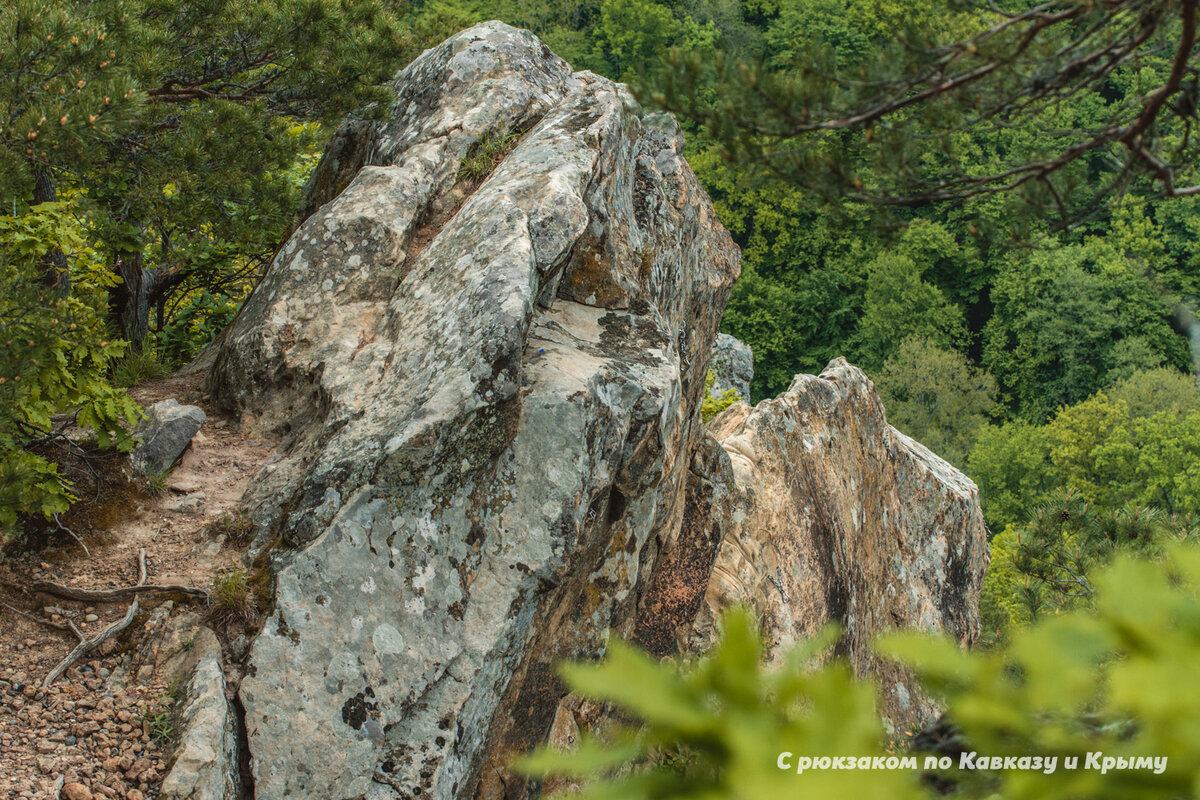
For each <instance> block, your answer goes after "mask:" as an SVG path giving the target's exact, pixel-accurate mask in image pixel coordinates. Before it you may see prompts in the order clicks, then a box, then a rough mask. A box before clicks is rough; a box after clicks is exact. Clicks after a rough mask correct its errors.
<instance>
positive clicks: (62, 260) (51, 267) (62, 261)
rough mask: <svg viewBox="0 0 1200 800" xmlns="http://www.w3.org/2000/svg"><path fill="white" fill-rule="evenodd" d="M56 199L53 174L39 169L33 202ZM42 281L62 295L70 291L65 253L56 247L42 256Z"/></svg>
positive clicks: (49, 201)
mask: <svg viewBox="0 0 1200 800" xmlns="http://www.w3.org/2000/svg"><path fill="white" fill-rule="evenodd" d="M57 199H58V190H57V189H56V188H55V186H54V176H53V175H51V174H50V172H49V171H48V170H44V169H39V170H38V171H37V174H36V175H35V176H34V181H33V204H34V205H35V206H36V205H41V204H42V203H53V202H54V201H55V200H57ZM39 267H40V268H41V270H42V283H43V284H45V285H46V287H47V288H49V289H56V290H57V291H58V292H59V293H60V294H62V295H63V296H64V297H66V296H67V294H69V293H70V291H71V273H70V272H69V271H68V269H67V254H66V253H64V252H63V251H62V250H59V249H58V248H57V247H56V248H54V249H53V250H51V251H50V252H49V253H46V255H45V256H43V257H42V260H41V263H40V264H39Z"/></svg>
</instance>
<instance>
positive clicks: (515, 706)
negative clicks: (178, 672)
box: [207, 22, 739, 800]
mask: <svg viewBox="0 0 1200 800" xmlns="http://www.w3.org/2000/svg"><path fill="white" fill-rule="evenodd" d="M393 89H394V95H395V100H394V103H393V105H392V108H391V111H390V113H389V114H388V115H387V119H386V121H385V122H383V123H381V124H378V125H372V126H367V127H366V128H365V129H364V128H363V127H362V126H358V127H357V128H355V130H354V131H352V132H351V133H347V134H346V136H351V135H352V136H353V137H354V139H353V141H352V142H351V141H347V140H346V139H345V138H342V139H340V140H339V141H338V142H335V149H334V150H333V151H331V154H330V156H329V157H328V158H329V159H332V160H335V161H336V163H335V164H326V166H324V167H318V173H319V175H318V176H316V177H315V178H314V181H313V182H312V184H311V185H310V189H311V193H312V194H315V195H319V196H320V198H322V199H321V200H320V202H317V201H310V202H309V209H310V210H311V211H312V213H311V215H309V216H308V217H307V219H305V220H304V221H303V223H302V224H300V226H299V227H298V228H297V230H296V232H295V234H294V235H293V236H292V238H291V239H290V241H289V242H288V243H287V244H286V245H285V246H284V247H283V248H282V249H281V250H280V252H279V254H278V255H277V257H276V258H275V260H274V262H273V263H272V265H271V267H270V268H269V270H268V272H267V274H266V276H265V278H264V280H263V281H262V283H261V284H260V285H259V286H258V287H257V288H256V290H255V291H254V293H253V295H252V296H251V297H250V298H249V300H248V301H247V303H246V305H245V307H244V308H243V310H242V311H241V313H240V314H239V316H238V318H237V319H236V320H235V322H234V323H233V324H232V326H231V328H230V330H229V331H228V333H227V335H226V336H225V339H224V341H223V344H222V346H221V348H220V349H219V351H218V352H217V354H216V358H215V362H214V366H213V369H212V371H211V373H210V374H209V377H208V379H207V380H208V388H209V390H210V391H211V392H212V397H213V402H214V403H216V404H217V405H219V406H220V407H222V408H224V409H226V410H228V411H229V412H231V413H233V414H235V415H237V416H238V417H239V418H240V419H241V422H242V425H243V427H244V428H245V429H248V430H253V431H261V432H263V434H266V435H272V436H277V437H280V438H281V439H282V445H281V452H282V457H281V459H280V460H279V461H277V462H275V463H273V464H271V465H269V466H268V467H266V468H264V470H263V471H262V472H261V473H260V474H259V475H258V476H257V477H256V479H255V481H254V484H253V485H252V487H251V489H250V490H249V493H248V496H247V500H248V502H249V504H250V505H251V506H252V507H253V508H254V511H253V513H254V515H255V519H256V521H258V522H259V523H261V524H262V526H263V528H264V530H269V531H270V535H269V538H272V539H274V540H276V541H278V543H279V546H278V548H277V549H276V550H274V551H273V552H272V553H271V559H272V561H273V565H274V572H275V590H274V608H273V611H272V612H271V615H270V617H269V618H268V620H267V622H266V625H265V627H264V628H263V630H262V632H261V633H260V634H259V635H258V636H257V638H256V639H255V640H254V642H253V644H252V646H251V648H250V653H249V656H248V664H247V670H248V671H247V674H246V676H245V678H244V679H243V681H242V683H241V686H240V699H241V702H242V704H243V706H244V708H245V719H246V734H247V744H248V750H249V753H248V755H249V764H250V769H251V771H252V773H253V778H254V791H255V796H256V797H257V798H260V800H263V799H266V798H282V797H285V796H286V797H289V798H293V799H294V800H301V799H302V798H322V799H323V800H324V799H325V798H328V799H329V800H339V799H340V798H385V797H386V798H392V797H414V796H417V795H419V796H421V797H434V798H450V797H458V798H462V797H471V796H481V797H497V796H504V795H513V796H515V795H520V794H523V793H525V792H526V791H527V790H528V791H534V790H535V787H533V786H526V784H525V783H524V781H523V779H521V778H520V777H518V776H515V775H513V774H511V773H509V772H508V768H507V763H508V760H509V757H510V753H511V752H512V751H514V750H523V749H528V748H529V747H532V746H534V745H536V744H537V743H539V742H541V741H542V740H543V739H544V738H545V737H546V735H547V733H548V731H549V730H550V729H551V727H552V724H553V722H554V719H555V714H556V709H557V706H558V704H559V701H560V700H561V699H562V697H563V696H564V695H565V694H566V692H565V689H564V688H563V687H562V686H561V685H560V683H559V681H558V679H557V678H556V676H555V672H554V665H555V664H556V663H557V662H558V661H560V660H562V659H567V658H571V659H575V658H594V657H597V656H599V655H601V654H602V653H603V651H604V647H605V642H606V641H607V640H608V638H609V637H610V636H612V635H619V636H626V637H629V636H632V635H633V634H634V629H635V627H636V622H637V612H638V608H639V604H650V605H654V603H655V602H659V605H661V606H663V607H670V608H673V609H682V611H680V614H681V616H680V617H679V619H680V620H681V621H682V620H684V619H685V618H687V617H689V616H690V615H692V614H694V609H696V608H698V607H699V605H700V603H701V602H702V601H703V589H704V586H705V585H706V584H707V580H706V573H707V570H708V568H710V567H711V562H712V559H713V558H714V557H715V555H716V545H717V539H716V538H713V537H712V535H711V531H709V530H707V529H695V530H691V529H688V528H687V527H686V525H685V521H686V518H687V513H686V512H685V508H686V507H687V498H688V496H689V493H691V494H693V495H694V494H696V493H697V492H699V493H703V492H704V491H705V486H706V485H707V478H705V477H704V476H703V475H702V474H697V473H696V472H695V468H694V465H697V464H703V463H704V462H705V458H704V457H703V456H701V457H700V458H699V459H697V458H696V457H695V454H696V453H697V452H698V451H700V450H701V449H702V442H703V441H704V437H705V433H704V429H703V426H702V425H701V423H700V418H699V409H700V403H701V400H702V396H703V393H704V383H705V375H706V372H707V369H708V363H709V358H710V352H711V347H712V342H713V340H714V338H715V335H716V328H717V324H718V322H719V318H720V314H721V311H722V309H723V308H724V305H725V302H726V300H727V298H728V294H729V291H730V289H731V287H732V283H733V280H734V279H735V278H736V276H737V274H738V263H739V254H738V251H737V248H736V247H735V246H734V244H733V242H732V240H731V239H730V237H729V235H728V233H727V232H726V231H725V229H724V228H723V227H722V226H721V225H720V223H719V222H718V221H717V219H716V216H715V214H714V213H713V209H712V206H711V204H710V202H709V200H708V198H707V196H706V195H705V193H704V192H703V190H702V189H701V187H700V185H699V183H698V182H697V180H696V177H695V176H694V175H693V173H692V171H691V170H690V168H689V167H688V165H687V163H686V162H685V161H684V160H683V157H682V146H683V143H682V138H681V136H680V133H679V129H678V127H677V126H676V124H675V123H674V122H673V121H672V120H671V119H670V118H669V117H666V116H663V115H657V114H648V113H646V112H644V111H643V110H642V109H640V108H639V107H638V105H637V104H636V103H635V102H634V101H633V99H632V98H631V97H630V95H629V94H628V92H627V90H626V89H625V87H623V86H621V85H618V84H614V83H612V82H610V81H608V80H605V79H603V78H600V77H597V76H596V75H593V74H591V73H587V72H573V71H572V70H571V68H570V67H569V66H568V65H567V64H566V63H565V62H564V61H562V60H561V59H560V58H558V57H557V56H555V55H554V54H553V53H551V52H550V50H549V49H548V48H547V47H546V46H545V45H543V44H542V43H541V42H540V41H538V40H537V39H536V38H535V37H534V36H533V35H532V34H530V33H528V32H526V31H520V30H517V29H514V28H511V27H509V26H507V25H504V24H502V23H497V22H490V23H484V24H482V25H478V26H476V27H474V28H471V29H470V30H468V31H465V32H463V33H461V34H458V35H456V36H454V37H452V38H451V39H449V40H448V41H446V42H445V43H443V44H441V45H439V46H438V47H436V48H434V49H432V50H430V51H427V52H426V53H425V54H424V55H422V56H421V57H419V58H418V59H417V60H416V61H414V62H413V63H412V64H411V65H410V66H409V67H407V68H406V69H405V70H404V71H402V72H401V73H400V75H399V76H398V77H397V79H396V81H395V84H394V87H393ZM352 167H357V168H356V169H353V168H352ZM488 170H490V171H488ZM483 173H486V174H483ZM325 197H328V200H325V199H323V198H325ZM709 448H710V449H709V451H708V452H709V456H710V458H716V459H720V458H723V457H724V455H723V453H721V452H719V448H715V445H713V444H710V445H709ZM681 537H682V541H684V542H688V543H690V542H702V543H703V547H706V548H707V549H706V550H705V551H704V552H703V553H701V554H699V555H698V556H697V557H696V558H694V559H691V560H688V561H687V562H686V563H682V564H680V563H679V561H680V560H679V559H675V560H674V561H672V562H671V563H672V564H674V565H675V566H672V568H671V569H672V574H673V575H678V576H683V578H684V579H686V580H687V581H690V583H689V586H690V587H691V588H690V591H691V596H690V597H689V598H687V602H686V603H683V604H680V603H678V602H676V601H675V600H671V601H670V602H668V601H666V600H661V601H656V600H655V599H654V595H655V592H656V591H662V589H661V588H658V587H663V586H667V587H669V586H670V585H672V581H670V580H666V579H659V580H656V579H655V573H656V570H657V569H658V568H659V567H660V566H661V565H660V564H659V561H660V559H659V557H658V556H659V553H660V551H661V552H662V553H664V554H667V553H670V552H672V551H676V550H677V549H678V548H679V546H680V542H681ZM265 545H266V538H264V540H263V541H260V542H259V546H262V547H265ZM689 546H690V545H689ZM667 562H668V560H667V559H665V558H664V559H663V564H666V563H667Z"/></svg>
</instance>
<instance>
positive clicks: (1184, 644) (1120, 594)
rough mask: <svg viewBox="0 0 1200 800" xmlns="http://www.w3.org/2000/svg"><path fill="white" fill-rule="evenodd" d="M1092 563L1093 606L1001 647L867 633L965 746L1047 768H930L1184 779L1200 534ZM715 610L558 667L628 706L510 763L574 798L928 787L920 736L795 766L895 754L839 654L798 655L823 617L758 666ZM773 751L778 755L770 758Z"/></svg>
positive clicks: (1001, 779)
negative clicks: (1050, 764)
mask: <svg viewBox="0 0 1200 800" xmlns="http://www.w3.org/2000/svg"><path fill="white" fill-rule="evenodd" d="M1091 581H1092V584H1093V585H1094V587H1095V594H1094V600H1095V602H1094V606H1093V607H1092V608H1089V609H1087V610H1084V609H1079V610H1077V611H1073V612H1067V613H1063V614H1060V615H1054V616H1050V617H1047V618H1045V619H1043V620H1041V621H1039V622H1037V623H1036V624H1034V625H1031V626H1030V627H1028V628H1025V629H1023V630H1020V631H1018V632H1016V633H1015V634H1014V636H1013V638H1012V642H1011V644H1009V645H1008V646H1006V647H1004V648H999V649H996V650H992V651H989V652H973V653H972V652H967V651H964V650H962V649H961V648H960V647H959V646H958V645H957V644H956V643H954V642H952V641H950V640H947V639H942V638H937V637H934V636H931V635H930V634H927V633H920V632H915V631H907V632H893V633H891V634H888V635H885V636H883V637H881V639H880V640H878V642H877V644H876V648H877V650H878V652H879V653H880V654H881V656H883V657H885V658H890V659H894V660H897V661H899V662H901V663H903V664H905V665H906V666H908V667H909V668H911V669H913V670H914V671H915V672H916V674H917V675H918V676H919V678H920V679H921V681H922V683H923V685H924V686H925V687H926V688H927V690H929V691H930V692H931V693H932V694H933V696H935V697H938V698H939V699H940V700H941V701H942V702H943V703H945V705H946V707H947V709H948V718H949V719H952V720H953V722H954V723H955V725H956V726H958V727H959V728H960V729H961V735H962V737H963V741H964V743H965V745H966V752H968V753H974V754H976V755H977V756H988V757H997V756H998V757H1009V758H1013V759H1014V765H1015V764H1016V763H1017V762H1016V761H1015V759H1017V758H1020V757H1025V756H1029V757H1037V756H1040V757H1042V758H1054V759H1056V761H1055V769H1054V770H1053V771H1047V770H1046V769H1041V770H1038V769H1029V768H1025V769H1019V768H1017V769H1014V768H1003V764H1001V765H1000V767H1001V768H997V769H992V768H990V766H991V765H990V763H989V765H988V766H989V768H986V769H981V768H977V764H978V762H977V759H976V758H975V757H971V758H970V761H969V762H967V763H964V761H963V760H962V759H961V758H959V757H949V756H947V759H948V762H949V764H950V765H951V766H950V767H949V768H945V769H943V768H940V767H936V771H937V772H938V773H940V777H942V778H943V779H945V780H947V781H949V782H950V783H951V784H952V785H954V786H955V787H956V793H955V796H957V797H963V798H996V799H997V800H1034V799H1035V798H1036V800H1060V799H1061V800H1101V799H1104V800H1108V799H1109V798H1111V799H1112V800H1118V798H1119V799H1120V800H1142V799H1143V798H1144V799H1146V800H1149V799H1150V798H1162V799H1163V800H1166V799H1167V798H1183V797H1193V796H1195V794H1194V792H1195V790H1196V786H1197V785H1200V724H1197V720H1200V683H1197V682H1196V681H1195V680H1194V675H1193V672H1194V664H1195V663H1196V660H1197V659H1200V600H1198V599H1197V590H1198V589H1200V549H1197V548H1195V547H1193V546H1179V545H1174V546H1171V547H1168V548H1167V555H1166V557H1165V558H1164V559H1163V560H1162V561H1160V562H1151V561H1147V560H1136V559H1133V558H1131V557H1128V556H1121V557H1119V558H1118V559H1117V560H1116V561H1115V562H1114V563H1113V564H1111V565H1110V566H1108V567H1107V568H1105V569H1104V570H1102V571H1101V572H1099V573H1098V574H1096V575H1094V576H1092V578H1091ZM722 628H723V635H722V638H721V641H720V642H719V643H718V645H717V646H716V648H715V649H714V651H713V652H712V653H711V654H710V655H709V656H707V657H706V658H704V659H702V660H700V661H698V662H696V663H694V664H689V665H684V666H680V665H676V664H673V663H669V662H662V663H659V662H655V661H654V660H652V659H651V658H650V657H648V656H646V655H644V654H641V653H639V652H638V651H636V650H634V649H633V648H631V647H629V646H628V645H625V644H622V643H620V642H615V641H614V642H613V643H612V644H610V646H609V650H608V653H607V656H606V658H605V660H604V661H603V662H601V663H598V664H575V665H568V666H565V667H563V668H562V669H561V673H562V675H563V677H564V678H565V680H566V681H567V683H568V684H569V685H570V687H571V688H572V689H573V690H574V691H576V692H579V693H580V694H582V695H584V696H586V697H588V698H591V699H594V700H598V701H602V702H606V703H612V704H614V705H615V707H616V714H615V717H616V718H617V719H622V718H623V719H633V720H636V721H637V722H638V723H639V724H638V725H636V726H634V725H626V724H620V723H613V724H612V726H611V728H610V729H608V730H606V731H604V732H603V733H601V734H600V735H595V734H589V735H586V736H584V737H582V738H581V741H580V743H579V745H578V747H577V748H576V749H573V750H570V751H563V750H558V749H554V748H551V747H546V748H543V749H542V750H540V751H539V752H537V753H535V754H533V755H532V756H530V757H527V758H525V759H524V760H522V761H521V762H520V763H519V768H520V769H522V770H524V771H526V772H528V773H530V774H534V775H539V776H551V775H552V776H569V777H571V778H573V779H575V780H576V781H577V782H578V783H577V784H576V786H577V787H578V788H580V789H581V790H582V794H581V796H583V797H587V798H621V800H640V799H641V798H684V797H687V798H709V799H710V800H717V799H718V798H731V799H732V798H746V799H747V800H749V799H750V798H755V799H757V798H763V797H814V798H857V797H888V798H912V797H934V796H937V795H936V794H935V791H934V790H931V789H929V788H926V785H925V784H924V783H922V782H921V781H920V780H919V774H918V773H919V772H920V771H921V770H924V769H929V770H930V771H934V770H935V765H933V764H930V765H929V766H928V767H927V766H926V761H925V758H924V756H923V755H920V754H918V756H917V759H916V764H917V768H916V769H912V768H908V769H905V768H901V769H882V770H881V769H865V770H864V769H818V768H812V769H808V770H806V771H804V772H802V773H799V774H798V773H797V771H796V768H797V767H798V766H799V763H800V758H801V757H812V758H816V757H821V756H826V755H828V756H833V757H836V756H842V757H849V756H853V757H856V758H858V757H862V756H872V757H882V756H886V755H889V754H892V755H894V753H889V750H888V747H889V745H888V743H887V742H886V741H885V739H884V736H883V728H882V726H881V724H880V722H879V719H878V718H877V717H876V714H875V710H874V697H875V689H874V687H873V686H872V684H871V683H870V682H869V681H856V680H854V679H852V677H851V676H850V674H849V672H848V670H847V667H846V666H845V665H844V664H843V663H841V662H833V663H827V664H826V665H825V666H822V667H820V668H816V669H814V668H812V664H813V657H814V656H815V655H817V654H819V653H820V652H822V650H823V649H825V648H826V647H827V646H828V645H829V644H830V642H831V639H830V638H829V635H828V634H826V635H823V636H819V637H816V638H815V639H813V640H812V641H811V642H809V643H807V644H805V645H802V646H801V647H800V648H799V649H798V650H796V651H795V652H793V653H790V654H789V655H788V656H787V658H786V659H785V660H784V661H783V662H782V664H781V666H780V667H779V668H778V669H772V670H764V668H763V667H762V665H761V655H762V654H761V650H760V645H759V642H758V637H757V633H756V627H755V625H754V621H753V619H752V618H751V617H750V616H749V615H748V614H747V613H746V612H744V611H733V612H730V613H729V614H727V615H726V616H725V618H724V619H723V621H722ZM785 752H786V753H789V754H790V756H789V757H788V758H786V759H784V761H783V763H785V764H786V765H787V767H788V768H786V769H784V768H781V767H780V766H779V764H780V754H781V753H785ZM1067 759H1076V761H1075V762H1074V763H1073V764H1072V762H1070V761H1068V760H1067ZM1105 759H1113V761H1112V762H1109V761H1106V760H1105ZM1117 759H1122V761H1120V762H1118V761H1117ZM1140 759H1145V761H1140ZM1155 759H1160V760H1159V761H1157V762H1156V761H1155ZM1161 759H1165V761H1162V760H1161ZM1122 763H1123V764H1125V768H1120V767H1119V764H1122ZM1131 765H1138V766H1139V767H1140V768H1137V769H1134V768H1131ZM943 785H945V784H943Z"/></svg>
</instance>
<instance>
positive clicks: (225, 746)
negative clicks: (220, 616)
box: [159, 627, 241, 800]
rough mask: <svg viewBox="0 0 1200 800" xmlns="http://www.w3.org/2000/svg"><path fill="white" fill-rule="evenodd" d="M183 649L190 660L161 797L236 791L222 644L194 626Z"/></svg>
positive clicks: (233, 719)
mask: <svg viewBox="0 0 1200 800" xmlns="http://www.w3.org/2000/svg"><path fill="white" fill-rule="evenodd" d="M190 637H191V638H189V639H188V644H187V647H186V650H185V655H187V656H189V659H188V660H189V662H190V663H191V664H193V666H191V669H190V673H189V674H188V675H187V676H186V678H185V680H186V684H185V685H186V687H187V688H186V691H185V692H184V695H183V697H182V698H181V700H180V702H181V703H182V710H181V712H180V714H179V717H178V720H179V722H178V729H177V734H176V737H177V738H176V742H177V744H176V746H175V752H174V759H173V763H172V764H171V768H170V770H169V771H168V772H167V775H166V777H165V778H164V779H163V782H162V789H161V794H160V795H159V797H162V798H164V800H234V799H235V798H238V797H240V796H241V795H240V792H241V786H240V781H239V771H238V749H237V725H238V721H237V715H236V714H234V713H233V709H231V708H230V706H229V701H228V700H227V699H226V698H225V676H224V674H223V673H222V671H221V646H220V644H219V643H218V642H217V637H216V636H214V635H213V632H212V631H211V630H209V629H208V628H203V627H197V628H192V629H191V633H190Z"/></svg>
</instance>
